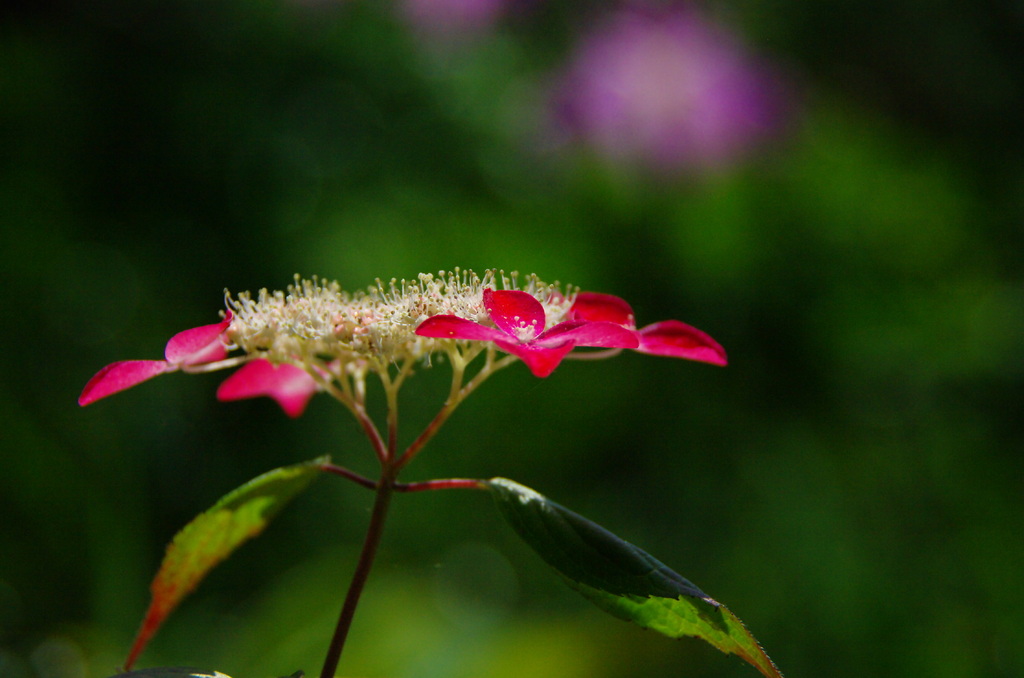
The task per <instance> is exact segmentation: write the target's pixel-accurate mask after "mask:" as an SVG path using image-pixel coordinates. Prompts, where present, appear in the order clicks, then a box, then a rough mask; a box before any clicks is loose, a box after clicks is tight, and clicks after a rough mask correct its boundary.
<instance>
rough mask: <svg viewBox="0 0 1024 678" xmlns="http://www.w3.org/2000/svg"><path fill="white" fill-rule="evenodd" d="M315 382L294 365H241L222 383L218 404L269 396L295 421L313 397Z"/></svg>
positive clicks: (254, 362) (256, 361) (260, 362)
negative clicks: (219, 402) (294, 418)
mask: <svg viewBox="0 0 1024 678" xmlns="http://www.w3.org/2000/svg"><path fill="white" fill-rule="evenodd" d="M316 391H317V386H316V381H315V380H314V379H313V377H311V376H310V375H309V373H308V372H306V371H305V370H302V369H300V368H298V367H296V366H295V365H287V364H285V365H274V364H273V363H271V362H270V361H269V360H262V359H261V360H254V361H252V362H250V363H246V364H245V365H243V366H242V367H241V368H239V370H238V371H237V372H235V373H234V374H232V375H231V376H230V377H228V378H227V379H225V380H224V382H223V383H221V385H220V387H219V388H218V389H217V400H222V401H228V400H242V399H244V398H256V397H259V396H269V397H271V398H273V399H274V400H276V401H277V404H278V405H280V406H281V409H283V410H284V412H285V414H287V415H288V416H289V417H297V416H299V415H300V414H302V413H303V411H304V410H305V409H306V405H307V404H308V403H309V399H310V398H312V397H313V394H314V393H316Z"/></svg>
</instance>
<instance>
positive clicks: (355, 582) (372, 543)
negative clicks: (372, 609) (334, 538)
mask: <svg viewBox="0 0 1024 678" xmlns="http://www.w3.org/2000/svg"><path fill="white" fill-rule="evenodd" d="M343 475H344V474H343ZM353 475H355V474H353ZM346 477H348V476H346ZM394 489H395V482H394V478H393V477H392V476H391V475H390V474H389V473H388V472H387V471H385V472H384V474H383V475H382V476H381V479H380V482H379V483H378V484H377V497H376V499H375V500H374V502H373V513H372V514H371V515H370V525H369V527H367V528H366V538H365V540H364V541H363V550H362V551H361V552H360V554H359V562H358V563H357V564H356V570H355V572H354V573H353V574H352V581H351V582H350V583H349V585H348V593H346V594H345V603H344V605H342V608H341V615H340V616H339V617H338V625H337V627H336V628H335V629H334V636H333V637H332V638H331V645H330V647H329V648H328V649H327V657H326V658H325V659H324V668H323V670H322V671H320V678H334V674H335V671H337V669H338V660H339V659H340V658H341V650H342V648H344V647H345V639H346V638H347V637H348V631H349V628H351V626H352V618H353V617H354V616H355V613H356V606H357V605H358V604H359V596H360V595H362V593H363V587H364V586H365V585H366V580H367V578H369V576H370V569H371V568H372V567H373V559H374V557H375V556H376V555H377V547H378V546H380V539H381V536H382V535H383V534H384V519H385V518H386V517H387V514H388V506H389V505H390V504H391V495H392V493H393V491H394Z"/></svg>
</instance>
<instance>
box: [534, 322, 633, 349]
mask: <svg viewBox="0 0 1024 678" xmlns="http://www.w3.org/2000/svg"><path fill="white" fill-rule="evenodd" d="M566 341H568V342H571V343H572V344H573V345H575V346H600V347H604V348H637V347H638V346H639V345H640V341H639V339H637V333H636V330H631V329H627V328H625V327H623V326H622V325H619V324H616V323H611V322H578V321H572V320H570V321H566V322H564V323H558V324H557V325H555V326H554V327H552V328H551V329H550V330H548V331H547V332H545V333H544V334H542V335H540V336H539V337H537V339H536V340H534V342H533V343H534V344H539V345H541V346H551V345H553V344H554V343H556V342H557V344H559V345H560V344H562V343H563V342H566Z"/></svg>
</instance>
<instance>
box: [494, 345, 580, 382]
mask: <svg viewBox="0 0 1024 678" xmlns="http://www.w3.org/2000/svg"><path fill="white" fill-rule="evenodd" d="M494 343H495V344H497V346H498V348H500V349H501V350H502V351H505V352H506V353H511V354H512V355H514V356H516V357H517V358H519V359H520V360H522V361H523V362H524V363H526V366H527V367H529V368H530V371H531V372H533V376H535V377H546V376H548V375H549V374H551V373H552V372H554V371H555V368H556V367H558V364H559V363H560V362H562V358H564V357H565V356H566V354H567V353H569V351H571V350H572V348H573V344H572V342H571V341H567V342H565V343H564V344H560V345H559V346H554V347H544V346H537V345H526V344H516V343H513V342H511V341H496V342H494Z"/></svg>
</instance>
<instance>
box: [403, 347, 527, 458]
mask: <svg viewBox="0 0 1024 678" xmlns="http://www.w3.org/2000/svg"><path fill="white" fill-rule="evenodd" d="M476 355H477V353H476V352H475V353H473V354H472V357H476ZM495 355H496V352H495V350H494V348H493V347H488V349H487V359H486V362H484V366H483V367H481V368H480V371H479V372H477V373H476V375H475V376H474V377H473V378H472V379H470V380H469V383H467V384H466V385H465V386H463V385H462V376H463V373H464V369H465V363H464V362H462V360H463V358H462V356H461V355H460V356H459V362H458V363H457V362H456V360H455V358H454V357H453V359H452V371H453V373H454V376H453V377H452V389H451V393H450V395H449V396H448V400H446V401H445V403H444V407H442V408H441V411H440V412H438V413H437V415H436V416H435V417H434V418H433V420H431V422H430V423H429V424H427V427H426V428H425V429H423V432H422V433H420V435H419V437H418V438H416V440H414V441H413V442H412V444H411V445H409V447H408V448H406V450H405V452H403V453H402V456H401V458H399V460H398V462H397V467H398V468H403V467H405V466H406V465H408V464H409V462H411V461H412V460H413V459H414V458H415V457H416V455H417V454H419V451H420V450H421V449H423V446H424V445H426V444H427V442H429V441H430V439H431V438H433V437H434V435H435V434H436V433H437V432H438V430H439V429H440V428H441V426H442V425H443V424H444V423H445V422H446V421H447V420H448V417H450V416H451V415H452V413H453V412H455V408H457V407H458V406H459V404H460V403H461V402H462V401H463V400H465V399H466V396H468V395H469V394H470V393H472V392H473V391H475V390H476V389H477V387H478V386H480V384H482V383H483V382H484V380H486V379H487V377H489V376H491V375H492V374H494V373H495V372H497V371H498V370H500V369H501V368H503V367H506V366H508V365H511V364H512V363H514V362H515V361H516V360H518V358H516V357H515V356H511V355H509V356H505V357H504V358H501V359H498V360H496V359H495ZM472 357H471V358H470V360H471V359H472Z"/></svg>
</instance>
